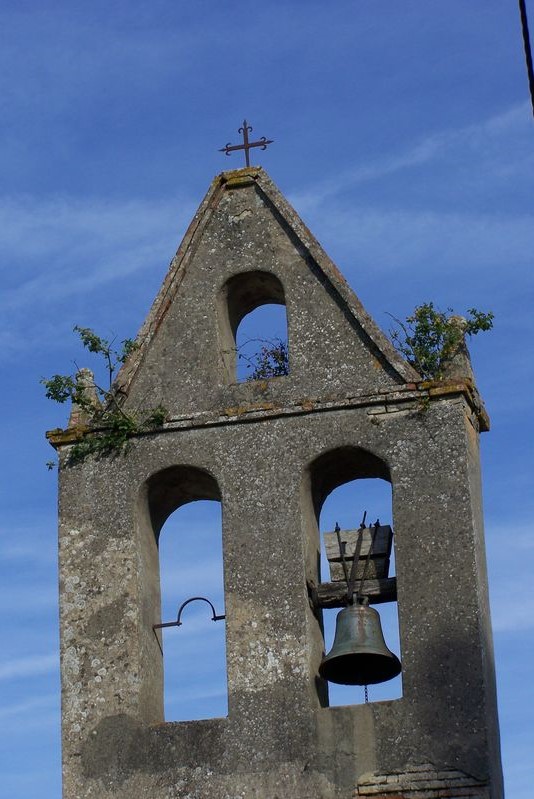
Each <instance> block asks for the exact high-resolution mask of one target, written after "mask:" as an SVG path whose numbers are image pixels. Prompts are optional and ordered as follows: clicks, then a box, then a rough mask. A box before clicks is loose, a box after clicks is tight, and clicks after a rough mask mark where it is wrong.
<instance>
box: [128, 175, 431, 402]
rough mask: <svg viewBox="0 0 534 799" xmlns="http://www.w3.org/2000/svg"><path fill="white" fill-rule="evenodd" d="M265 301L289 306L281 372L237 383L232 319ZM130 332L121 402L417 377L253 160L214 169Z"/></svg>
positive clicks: (286, 396)
mask: <svg viewBox="0 0 534 799" xmlns="http://www.w3.org/2000/svg"><path fill="white" fill-rule="evenodd" d="M270 302H274V303H278V304H285V306H286V310H287V317H288V333H289V367H290V373H289V375H287V376H286V377H280V378H274V379H272V380H268V381H250V382H248V383H238V382H237V378H236V376H235V357H236V356H235V332H236V329H237V326H238V324H239V322H240V321H241V318H242V317H243V316H244V315H246V314H247V313H248V312H249V311H251V310H253V309H254V308H255V307H257V306H258V305H262V304H264V303H270ZM137 343H138V348H137V350H135V351H134V352H133V353H132V354H131V356H130V357H129V359H128V360H127V362H126V363H125V364H124V366H123V368H122V369H121V371H120V373H119V375H118V377H117V381H116V386H117V388H118V389H119V390H120V392H121V393H123V394H124V395H126V397H127V399H126V403H127V405H131V406H136V405H137V406H139V405H146V404H147V402H148V403H150V404H151V405H154V404H157V403H158V402H161V403H162V404H163V405H165V407H167V408H168V409H169V410H170V411H171V413H172V414H173V415H183V414H192V413H195V412H202V411H217V410H223V409H225V408H228V406H231V405H232V404H237V405H238V406H239V405H243V404H245V405H246V403H247V402H249V403H250V402H263V403H266V402H274V404H275V405H276V406H277V407H279V406H285V405H290V404H291V403H295V402H304V401H306V399H307V398H308V399H317V398H319V399H325V400H328V399H329V398H334V397H335V398H338V399H341V398H342V397H347V398H348V397H351V396H366V395H373V394H377V393H384V392H386V393H387V392H388V391H391V390H395V389H397V388H398V387H399V386H400V385H403V384H406V383H412V382H414V381H417V380H418V379H420V378H419V377H418V375H417V373H416V372H415V371H414V370H413V369H412V368H411V367H410V365H409V364H408V363H406V361H404V360H403V359H402V358H401V357H400V356H399V355H398V353H397V352H396V350H395V348H394V347H393V346H392V345H391V343H390V342H389V341H388V339H387V338H386V336H385V335H384V334H383V333H382V332H381V330H380V329H379V328H378V326H377V325H376V324H375V323H374V321H373V320H372V319H371V317H370V316H369V314H367V312H366V311H365V310H364V308H363V306H362V304H361V302H360V301H359V300H358V298H357V297H356V295H355V294H354V292H353V291H352V290H351V288H350V287H349V286H348V284H347V282H346V281H345V279H344V278H343V276H342V275H341V273H340V272H339V271H338V269H337V268H336V266H335V265H334V264H333V262H332V261H331V260H330V258H329V257H328V256H327V255H326V253H325V252H324V250H323V249H322V247H321V246H320V244H319V243H318V241H317V240H316V239H315V237H314V236H313V235H312V234H311V233H310V231H309V230H308V228H307V227H306V225H305V224H304V223H303V222H302V220H301V219H300V217H299V216H298V214H297V213H296V212H295V210H294V209H293V208H292V207H291V206H290V204H289V203H288V202H287V200H285V198H284V197H283V196H282V195H281V193H280V192H279V190H278V189H277V188H276V186H275V185H274V184H273V182H272V181H271V180H270V179H269V177H268V176H267V175H266V173H265V172H264V171H263V170H262V169H259V168H247V169H241V170H236V171H232V172H223V173H222V174H221V175H219V176H218V177H216V178H215V179H214V181H213V183H212V185H211V187H210V189H209V191H208V193H207V195H206V197H205V198H204V200H203V202H202V204H201V205H200V207H199V209H198V211H197V213H196V214H195V216H194V218H193V220H192V222H191V224H190V225H189V228H188V230H187V232H186V234H185V236H184V239H183V241H182V243H181V245H180V247H179V249H178V251H177V253H176V255H175V257H174V258H173V260H172V262H171V265H170V268H169V271H168V274H167V276H166V278H165V280H164V282H163V285H162V287H161V289H160V291H159V293H158V295H157V297H156V299H155V301H154V304H153V306H152V309H151V311H150V313H149V315H148V317H147V319H146V321H145V323H144V324H143V327H142V328H141V330H140V332H139V334H138V337H137Z"/></svg>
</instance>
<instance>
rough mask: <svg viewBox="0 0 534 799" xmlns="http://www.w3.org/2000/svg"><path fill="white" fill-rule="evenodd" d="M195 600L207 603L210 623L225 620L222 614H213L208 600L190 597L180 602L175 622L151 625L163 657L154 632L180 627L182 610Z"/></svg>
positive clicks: (213, 611) (161, 650) (159, 644)
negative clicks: (164, 628) (209, 611)
mask: <svg viewBox="0 0 534 799" xmlns="http://www.w3.org/2000/svg"><path fill="white" fill-rule="evenodd" d="M197 600H202V602H207V603H208V605H209V606H210V608H211V614H212V615H211V620H212V621H221V619H225V618H226V614H224V613H222V614H221V615H217V614H216V613H215V608H214V607H213V603H212V602H210V600H209V599H206V597H205V596H192V597H190V598H189V599H186V600H185V602H182V604H181V605H180V607H179V608H178V615H177V617H176V621H166V622H164V623H163V624H153V625H152V632H153V633H154V635H155V636H156V641H157V642H158V646H159V649H160V652H161V654H162V655H163V649H162V648H161V643H160V640H159V638H158V634H157V632H156V630H161V629H162V628H163V627H181V626H182V621H181V618H182V611H183V609H184V608H185V606H186V605H189V603H190V602H196V601H197Z"/></svg>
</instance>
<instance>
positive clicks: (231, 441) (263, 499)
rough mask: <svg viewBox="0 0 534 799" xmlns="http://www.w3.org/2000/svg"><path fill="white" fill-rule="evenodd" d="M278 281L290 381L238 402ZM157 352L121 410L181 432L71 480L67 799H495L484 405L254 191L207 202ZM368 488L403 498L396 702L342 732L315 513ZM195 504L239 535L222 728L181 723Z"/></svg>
mask: <svg viewBox="0 0 534 799" xmlns="http://www.w3.org/2000/svg"><path fill="white" fill-rule="evenodd" d="M258 270H259V271H260V272H261V273H262V275H263V276H261V278H253V279H251V280H250V282H247V283H246V284H239V285H240V286H241V288H243V287H244V288H243V292H242V293H241V294H240V293H239V292H240V291H241V288H239V287H238V289H239V290H238V289H236V292H235V293H234V294H233V295H232V296H233V299H230V300H229V299H228V297H229V296H230V295H229V294H228V292H226V293H225V291H226V290H225V286H227V284H228V281H229V280H230V278H232V277H235V276H242V275H246V274H247V273H248V272H257V271H258ZM264 275H269V276H270V277H267V278H265V277H264ZM247 280H248V278H247ZM276 281H278V282H279V283H280V284H281V285H282V286H283V291H284V299H285V302H286V304H287V308H288V322H289V344H290V370H291V371H290V374H289V375H288V376H287V377H281V378H276V379H273V380H269V381H256V384H255V383H245V384H237V383H236V382H235V380H232V376H231V374H230V371H231V369H230V366H229V360H228V357H227V352H226V349H227V345H228V341H229V338H228V336H229V335H230V334H229V330H230V332H231V324H230V321H229V316H232V315H233V317H232V318H233V320H234V322H235V319H236V318H237V316H238V315H239V313H238V311H239V308H238V307H237V305H238V299H239V300H240V301H241V302H243V303H245V304H246V302H248V305H247V306H246V307H249V305H250V303H251V302H254V301H256V299H257V298H258V297H263V299H265V296H267V295H265V294H262V293H261V292H262V291H263V292H267V293H268V292H269V291H271V292H276V291H279V287H278V283H277V282H276ZM245 289H247V290H249V291H250V294H249V295H248V296H249V299H248V300H246V296H247V293H246V291H245ZM232 291H234V289H232ZM273 296H274V295H273ZM236 298H237V299H236ZM225 302H229V303H234V304H233V305H231V307H230V306H228V307H227V306H225ZM230 312H231V313H230ZM225 314H226V316H225ZM229 326H230V327H229ZM141 338H142V340H143V341H144V343H143V344H142V345H141V347H140V349H139V350H138V351H137V352H135V353H134V354H133V356H132V358H131V360H130V362H128V363H127V364H126V365H125V368H124V371H123V372H122V374H121V376H120V381H119V382H120V384H121V386H122V389H123V390H124V391H125V392H127V393H128V396H127V403H128V404H129V405H130V406H132V407H135V406H136V405H138V404H139V403H143V402H146V397H150V398H151V400H150V402H151V404H152V403H157V402H159V401H162V402H163V403H164V404H165V405H167V407H169V408H170V410H171V413H172V417H173V418H172V419H171V420H170V422H169V423H168V424H167V425H166V426H165V429H163V430H161V431H158V432H155V433H153V434H143V435H139V436H138V437H136V438H135V439H133V440H132V443H131V446H130V447H129V449H128V450H127V452H126V453H125V454H124V455H120V456H117V457H107V458H102V459H100V460H95V459H92V458H89V459H87V460H85V461H84V462H83V463H79V464H77V465H74V466H65V465H63V466H62V468H61V472H60V579H61V646H62V690H63V758H64V797H65V799H89V797H91V799H93V797H98V798H99V799H111V798H112V797H113V799H126V797H128V799H132V798H133V799H145V797H146V799H148V798H149V797H150V799H171V798H172V799H207V798H208V797H209V799H238V797H243V798H244V799H245V798H246V799H277V797H278V799H282V797H284V799H285V798H286V797H292V799H305V798H306V799H309V797H311V796H313V797H316V799H342V798H343V799H347V798H348V797H350V796H352V795H353V794H354V791H355V786H357V785H358V786H359V787H358V788H356V791H357V792H359V793H355V794H354V795H355V796H372V795H374V796H380V795H384V796H386V795H387V796H388V799H393V797H394V796H395V793H394V790H397V795H398V796H402V797H403V799H407V797H410V796H412V795H413V796H414V797H416V799H424V796H429V797H431V799H435V797H438V796H449V797H453V796H463V795H466V796H468V795H470V796H477V797H479V799H481V797H484V799H489V797H491V799H500V797H501V796H502V788H501V777H500V760H499V739H498V728H497V715H496V706H495V690H494V674H493V661H492V645H491V630H490V626H489V614H488V608H487V590H486V574H485V562H484V547H483V532H482V516H481V500H480V476H479V463H478V429H479V424H485V422H484V421H483V417H482V416H481V410H480V405H477V402H476V401H475V398H474V393H473V392H474V389H473V386H472V385H470V384H468V383H465V384H464V383H462V382H456V383H454V384H452V383H448V384H442V385H439V386H432V385H428V384H425V385H422V386H421V385H420V384H419V383H418V382H417V375H415V374H414V372H413V370H411V369H410V367H409V366H408V365H407V364H404V363H403V362H402V361H401V360H400V359H399V358H398V356H397V355H396V354H395V353H394V352H392V350H391V347H390V345H388V343H387V342H386V340H385V338H384V337H383V336H382V334H380V332H379V331H378V330H377V329H376V327H375V326H374V324H373V323H372V321H371V320H370V319H369V317H368V316H367V315H366V314H365V312H364V311H363V309H362V308H361V306H360V304H359V302H358V301H357V299H356V298H355V297H354V295H352V292H350V290H349V289H348V287H347V286H346V284H345V283H344V281H343V279H342V278H341V276H340V275H339V274H338V273H337V272H336V270H335V267H333V265H332V264H331V263H330V262H329V261H328V259H327V258H326V256H325V255H324V253H322V251H321V250H320V248H319V245H318V244H317V243H316V242H315V241H314V240H313V238H312V237H311V234H309V232H308V231H307V230H306V229H305V228H304V226H303V225H302V223H301V222H300V220H298V218H297V217H296V216H295V215H294V213H293V212H291V210H290V209H288V206H287V204H286V203H285V201H284V200H283V199H282V198H280V197H279V195H278V194H277V193H276V191H275V190H274V188H273V187H272V184H270V181H268V179H267V178H266V177H265V176H264V175H261V174H259V173H258V174H257V173H256V172H255V171H247V170H241V171H240V172H238V173H235V174H233V173H230V174H228V175H226V176H222V177H221V178H220V179H218V181H216V182H215V183H214V186H213V187H212V189H211V191H210V194H209V195H208V198H207V199H206V201H205V202H204V204H203V205H202V206H201V209H200V211H199V214H198V215H197V216H196V217H195V220H194V221H193V223H192V226H191V228H190V231H189V232H188V234H187V236H186V239H185V240H184V244H183V245H182V247H181V248H180V250H179V254H178V255H177V258H176V259H175V261H174V262H173V264H172V265H171V270H170V272H169V276H168V278H167V280H166V282H165V284H164V286H163V288H162V291H161V292H160V295H159V297H158V300H157V302H156V304H155V306H154V308H153V310H152V312H151V315H150V317H149V319H148V320H147V323H146V325H145V327H144V329H143V332H142V336H141ZM225 348H226V349H225ZM421 396H424V397H425V399H426V400H427V401H425V403H424V404H421V403H420V402H419V398H420V397H421ZM481 420H482V421H481ZM73 435H75V432H73V431H72V430H71V431H69V434H68V436H67V437H64V436H63V434H62V433H60V432H57V431H56V432H54V433H53V434H52V435H51V440H53V441H54V442H55V445H56V446H58V447H59V449H60V456H61V461H62V463H63V464H65V459H66V456H67V453H68V447H69V443H70V442H71V441H72V436H73ZM357 477H381V478H383V479H388V480H390V481H391V483H392V485H393V527H394V531H395V540H396V568H397V584H396V589H397V596H398V604H399V620H400V632H401V644H402V653H401V660H402V664H403V697H402V699H399V700H395V701H390V702H378V703H371V704H368V705H359V706H348V707H332V708H330V707H328V706H327V699H326V697H327V688H326V686H325V684H324V683H323V682H322V681H321V680H320V678H319V677H318V666H319V663H320V660H321V656H322V652H323V648H324V644H323V639H322V633H321V623H320V611H318V610H315V611H314V609H313V608H312V607H311V605H310V598H309V590H308V589H309V586H310V585H317V584H318V582H319V581H318V570H317V563H318V546H319V538H318V528H317V517H318V513H319V510H320V506H321V504H322V502H323V501H324V499H325V497H326V496H327V495H328V493H329V492H330V491H331V490H333V489H334V488H335V487H337V485H340V484H341V483H343V482H346V481H348V480H351V479H355V478H357ZM196 498H210V499H221V501H222V505H223V511H224V512H223V549H224V561H225V593H226V613H227V618H226V631H227V666H228V689H229V714H228V718H224V719H210V720H207V721H197V722H184V723H165V722H164V720H163V707H162V680H163V675H162V663H161V660H162V656H161V652H160V649H159V646H158V642H157V639H156V637H155V635H154V633H153V629H152V626H153V625H154V624H156V623H158V622H159V621H160V596H159V562H158V550H157V536H158V534H159V530H160V528H161V525H162V524H163V523H164V521H165V519H166V518H167V516H168V515H169V514H170V513H171V512H172V511H173V510H174V509H175V508H177V507H179V506H180V504H183V503H185V502H187V501H190V500H192V499H196ZM412 763H415V764H416V766H414V767H411V766H410V764H412ZM429 763H431V766H430V767H428V764H429ZM417 764H419V765H417ZM421 769H422V770H421ZM458 772H461V774H462V775H469V776H470V778H472V781H473V785H472V786H469V785H465V784H463V783H462V784H460V783H459V782H458V780H457V779H456V778H455V777H454V776H451V775H452V774H456V773H458ZM365 774H371V775H377V776H376V778H375V781H374V782H373V781H372V780H373V777H372V776H370V777H365V778H363V776H362V775H365ZM404 774H405V775H406V786H409V787H402V779H401V778H402V775H404ZM418 775H419V776H418ZM447 775H448V776H447ZM390 776H392V777H394V779H393V781H392V782H388V777H390ZM384 777H385V780H384ZM397 779H398V780H399V782H395V780H397ZM359 780H360V783H359ZM486 785H488V786H489V787H488V789H487V790H486V788H485V787H484V786H486ZM388 786H391V791H393V793H391V792H390V791H389V788H388ZM395 786H397V787H395ZM414 786H416V787H414ZM430 786H433V787H430ZM477 786H478V787H477ZM481 786H482V787H481ZM386 788H387V789H388V792H387V793H386V792H385V791H386ZM375 789H376V791H378V793H376V792H375V793H373V791H375ZM378 789H380V790H378ZM412 789H413V790H412ZM451 790H452V791H456V793H450V791H451ZM470 790H478V793H471V794H469V793H462V791H470ZM365 791H367V793H365ZM380 791H381V793H380ZM414 791H415V793H414ZM436 791H437V793H436ZM440 791H449V793H446V792H445V793H440ZM410 792H411V793H410ZM425 792H426V793H425Z"/></svg>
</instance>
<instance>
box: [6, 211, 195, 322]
mask: <svg viewBox="0 0 534 799" xmlns="http://www.w3.org/2000/svg"><path fill="white" fill-rule="evenodd" d="M191 214H192V207H191V204H189V203H184V202H180V201H179V200H177V199H174V200H165V201H163V200H161V201H142V200H139V201H133V200H132V201H127V202H124V201H118V202H112V201H100V200H94V199H90V198H87V199H79V198H78V199H74V198H70V197H52V198H44V199H38V198H31V197H25V198H5V197H4V198H0V230H2V231H3V232H2V234H1V238H0V253H1V254H2V258H1V259H0V264H2V265H3V269H4V271H5V273H6V274H5V282H6V284H7V288H6V290H5V291H4V292H3V294H2V297H1V298H0V309H2V310H4V311H6V310H10V309H17V308H20V307H22V306H23V307H25V308H27V307H28V305H30V306H31V305H34V304H35V303H37V302H39V303H41V302H42V299H43V296H46V297H47V298H48V299H49V301H50V302H52V303H54V302H56V301H57V300H58V299H62V298H65V297H67V296H71V295H73V294H77V293H80V292H88V291H92V290H93V289H95V288H98V287H101V286H102V285H104V284H106V283H108V282H110V281H113V280H115V279H117V278H124V277H125V276H127V275H130V274H132V273H135V272H137V271H139V270H142V269H147V268H149V267H150V266H152V265H153V263H154V261H155V260H158V259H159V258H161V257H165V256H166V257H167V260H170V256H171V255H172V247H173V246H176V245H177V244H178V241H176V239H177V238H178V236H179V231H180V230H181V229H182V228H183V226H184V225H185V223H186V221H187V220H188V218H189V217H190V215H191ZM171 241H172V242H173V245H171V244H170V242H171ZM14 261H16V264H17V267H18V269H17V270H16V272H14V270H13V262H14ZM0 268H1V267H0Z"/></svg>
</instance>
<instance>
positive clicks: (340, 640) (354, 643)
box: [319, 513, 402, 685]
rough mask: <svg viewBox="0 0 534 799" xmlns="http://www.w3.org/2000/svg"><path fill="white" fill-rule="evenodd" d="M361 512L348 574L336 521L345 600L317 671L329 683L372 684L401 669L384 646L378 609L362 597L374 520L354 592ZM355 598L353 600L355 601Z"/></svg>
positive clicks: (394, 674) (397, 672) (362, 524)
mask: <svg viewBox="0 0 534 799" xmlns="http://www.w3.org/2000/svg"><path fill="white" fill-rule="evenodd" d="M366 515H367V514H366V513H364V516H363V520H362V523H361V525H360V528H359V537H358V542H357V545H356V552H355V556H354V560H353V562H352V568H351V571H350V576H349V572H348V568H347V564H346V561H345V549H344V546H343V545H342V542H341V536H340V528H339V525H337V524H336V533H337V539H338V544H339V552H340V556H341V560H342V564H343V570H344V573H345V579H346V581H347V602H348V603H349V604H348V605H347V607H346V608H343V610H341V611H340V612H339V613H338V615H337V619H336V634H335V636H334V643H333V645H332V649H331V650H330V652H329V653H328V654H327V655H325V657H324V658H323V660H322V662H321V665H320V666H319V674H320V675H321V677H322V678H323V679H325V680H328V681H329V682H334V683H338V684H340V685H375V684H376V683H381V682H386V681H387V680H391V679H393V677H396V676H397V674H400V672H401V668H402V667H401V663H400V660H399V659H398V657H397V656H396V655H395V654H394V653H393V652H391V651H390V650H389V649H388V647H387V646H386V642H385V641H384V635H383V633H382V625H381V623H380V616H379V614H378V611H376V610H375V609H374V608H370V607H369V600H368V598H367V597H364V596H363V585H364V582H365V578H366V575H367V568H368V564H369V560H370V558H371V554H372V550H373V544H374V539H375V537H376V533H377V531H378V529H379V526H380V522H379V521H378V520H377V521H376V523H375V525H374V529H373V534H372V537H371V544H370V547H369V551H368V554H367V558H366V561H365V566H364V569H363V574H362V577H361V580H360V586H359V589H358V592H357V593H356V594H355V592H354V584H355V582H356V568H357V563H358V558H359V554H360V551H361V545H362V539H363V531H364V529H365V517H366ZM355 600H356V601H355Z"/></svg>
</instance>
